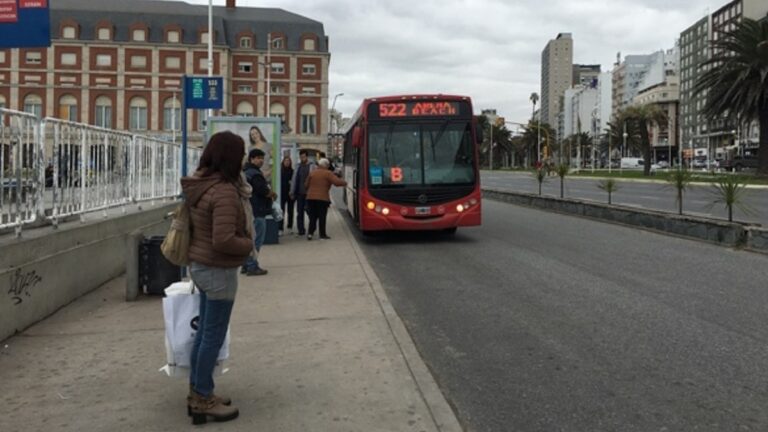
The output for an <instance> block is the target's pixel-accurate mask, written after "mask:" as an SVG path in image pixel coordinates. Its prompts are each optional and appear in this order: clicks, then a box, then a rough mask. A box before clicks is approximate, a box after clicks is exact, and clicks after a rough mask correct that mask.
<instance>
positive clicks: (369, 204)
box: [367, 201, 376, 210]
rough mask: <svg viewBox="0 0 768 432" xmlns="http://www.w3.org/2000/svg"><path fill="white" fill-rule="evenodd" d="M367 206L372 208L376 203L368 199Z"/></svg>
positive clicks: (369, 208)
mask: <svg viewBox="0 0 768 432" xmlns="http://www.w3.org/2000/svg"><path fill="white" fill-rule="evenodd" d="M367 207H368V210H373V209H375V208H376V204H375V203H374V202H373V201H368V204H367Z"/></svg>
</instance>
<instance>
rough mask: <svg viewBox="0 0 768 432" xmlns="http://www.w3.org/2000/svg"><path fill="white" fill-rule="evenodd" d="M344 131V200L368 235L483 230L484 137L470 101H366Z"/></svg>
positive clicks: (432, 97)
mask: <svg viewBox="0 0 768 432" xmlns="http://www.w3.org/2000/svg"><path fill="white" fill-rule="evenodd" d="M342 133H343V134H344V177H345V179H346V181H347V183H348V186H347V188H346V191H345V194H344V203H345V204H346V206H347V209H348V211H349V213H350V215H351V216H352V218H353V219H354V221H355V223H356V224H357V225H358V227H359V228H360V229H361V230H362V231H363V232H364V233H368V232H374V231H388V230H403V231H421V230H433V231H436V230H442V231H445V232H448V233H454V232H456V229H457V228H458V227H468V226H478V225H480V222H481V215H482V212H481V207H482V206H481V192H480V169H479V165H478V143H479V142H480V141H482V132H481V131H479V129H478V127H477V122H476V121H475V117H474V115H473V111H472V101H471V100H470V98H468V97H464V96H445V95H415V96H390V97H380V98H371V99H366V100H364V101H363V103H362V105H361V106H360V108H359V109H358V110H357V113H355V115H354V117H353V118H352V121H350V122H349V123H347V125H346V127H345V129H344V130H343V131H342Z"/></svg>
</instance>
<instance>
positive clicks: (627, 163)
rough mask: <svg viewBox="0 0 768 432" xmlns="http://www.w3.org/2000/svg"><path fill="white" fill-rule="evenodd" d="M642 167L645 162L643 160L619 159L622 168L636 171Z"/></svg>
mask: <svg viewBox="0 0 768 432" xmlns="http://www.w3.org/2000/svg"><path fill="white" fill-rule="evenodd" d="M644 166H645V161H643V158H636V157H625V158H621V167H622V168H629V169H633V168H634V169H637V168H642V167H644Z"/></svg>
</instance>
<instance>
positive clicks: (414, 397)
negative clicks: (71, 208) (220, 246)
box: [0, 210, 461, 432]
mask: <svg viewBox="0 0 768 432" xmlns="http://www.w3.org/2000/svg"><path fill="white" fill-rule="evenodd" d="M328 233H329V235H330V236H332V237H333V239H332V240H328V241H320V240H313V241H312V242H308V241H307V240H306V239H304V238H297V237H292V236H288V235H286V237H284V238H283V240H282V244H281V245H279V246H268V247H265V249H264V250H263V251H262V256H261V262H262V264H263V266H264V267H265V268H267V269H269V274H268V275H267V276H262V277H251V278H246V277H242V278H241V279H240V290H239V293H238V298H237V301H236V303H235V311H234V316H233V319H232V343H231V352H232V358H231V359H230V362H229V363H228V366H229V367H230V369H231V370H230V372H229V373H228V374H227V375H225V376H223V377H220V378H218V380H217V388H216V390H217V392H218V393H221V394H225V395H228V396H231V397H232V398H233V399H234V401H235V404H236V405H237V406H238V407H239V408H240V418H238V419H237V420H234V421H232V422H229V423H222V424H216V423H209V424H208V425H205V426H199V427H193V426H192V425H191V421H190V420H189V419H188V418H187V416H186V400H185V397H186V394H187V389H188V387H187V385H188V384H187V382H186V380H185V379H175V378H168V377H166V376H165V375H163V374H161V373H160V372H158V368H160V367H161V366H163V364H164V363H165V348H164V343H163V341H164V328H163V327H164V324H163V317H162V307H161V300H160V298H157V297H142V298H141V300H140V301H138V302H135V303H126V302H124V301H123V297H124V292H123V289H124V283H123V281H122V280H115V281H112V282H111V283H109V284H107V285H106V286H104V287H102V288H100V289H98V290H97V291H95V292H93V293H91V294H89V295H87V296H85V297H83V298H81V299H79V300H77V301H75V302H74V303H72V304H71V305H69V306H67V307H66V308H64V309H62V310H61V311H59V312H58V313H57V314H55V315H54V316H52V317H50V318H48V319H46V320H45V321H43V322H41V323H39V324H37V325H35V326H33V327H32V328H30V329H28V330H27V331H25V332H24V333H22V334H20V335H17V336H15V337H13V338H10V339H8V340H6V341H4V342H3V343H2V345H0V382H1V383H2V384H3V393H2V395H0V401H2V402H1V403H0V431H3V432H12V431H44V430H55V431H109V432H118V431H131V432H135V431H178V430H202V429H205V430H222V431H268V432H277V431H296V432H304V431H313V432H314V431H334V432H335V431H354V432H357V431H365V432H369V431H382V432H384V431H387V432H392V431H414V432H421V431H425V432H426V431H429V432H432V431H461V427H460V426H459V423H458V421H457V420H456V417H455V416H454V414H453V412H452V410H451V409H450V407H449V406H448V404H447V402H446V401H445V399H444V397H443V395H442V393H441V392H440V391H439V389H438V387H437V385H436V383H435V381H434V380H433V378H432V376H431V374H430V373H429V371H428V370H427V368H426V366H425V365H424V363H423V361H422V360H421V357H420V356H419V354H418V352H417V351H416V348H415V347H414V345H413V342H412V341H411V338H410V336H409V335H408V333H407V332H406V330H405V327H404V326H403V324H402V322H401V321H400V319H399V318H398V317H397V315H396V314H395V312H394V310H393V309H392V307H391V305H390V303H389V302H388V300H387V298H386V295H385V294H384V291H383V290H382V288H381V285H380V283H379V281H378V279H377V277H376V275H375V274H374V272H373V270H372V269H371V267H370V265H369V264H368V263H367V261H366V259H365V257H364V256H363V254H362V252H361V250H360V249H359V247H358V245H357V244H356V242H355V239H354V238H353V237H352V234H351V233H350V232H349V230H348V228H347V224H346V223H345V222H344V221H343V220H341V216H340V215H339V214H338V213H337V212H336V211H335V210H332V211H331V212H330V214H329V221H328ZM71 271H88V267H87V263H83V267H82V268H81V269H72V270H71Z"/></svg>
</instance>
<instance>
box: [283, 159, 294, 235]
mask: <svg viewBox="0 0 768 432" xmlns="http://www.w3.org/2000/svg"><path fill="white" fill-rule="evenodd" d="M291 181H293V161H292V160H291V157H290V156H286V157H285V158H283V162H282V163H281V164H280V190H281V191H282V192H281V195H280V208H281V209H282V210H283V220H282V221H280V235H282V234H283V228H285V225H286V222H288V230H293V206H294V202H295V201H294V200H293V199H291V194H290V191H291Z"/></svg>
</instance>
